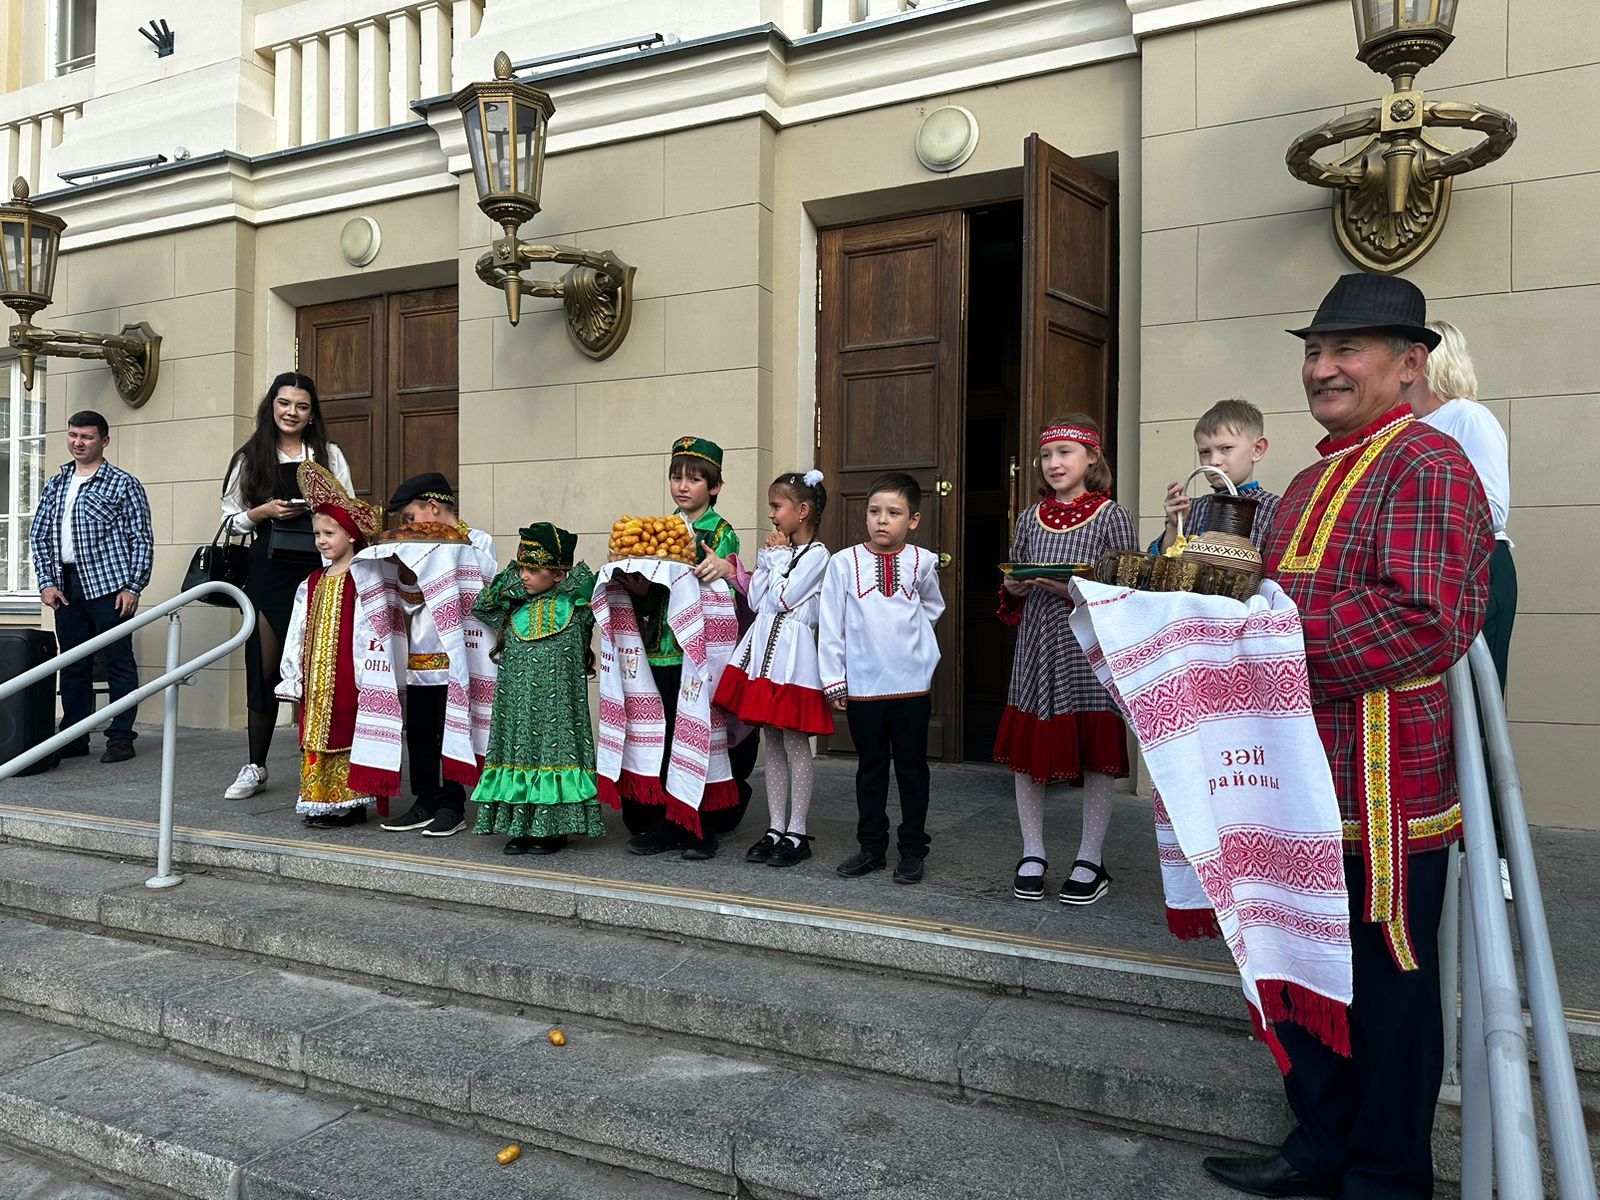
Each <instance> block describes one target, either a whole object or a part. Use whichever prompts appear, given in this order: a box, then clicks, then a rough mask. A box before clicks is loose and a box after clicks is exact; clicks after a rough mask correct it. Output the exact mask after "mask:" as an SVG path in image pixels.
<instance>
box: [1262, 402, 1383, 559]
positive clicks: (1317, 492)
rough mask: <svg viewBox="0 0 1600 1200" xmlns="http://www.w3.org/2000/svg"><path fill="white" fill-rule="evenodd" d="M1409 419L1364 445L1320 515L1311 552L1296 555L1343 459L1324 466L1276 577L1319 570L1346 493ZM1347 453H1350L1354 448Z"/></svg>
mask: <svg viewBox="0 0 1600 1200" xmlns="http://www.w3.org/2000/svg"><path fill="white" fill-rule="evenodd" d="M1412 419H1413V418H1410V417H1407V418H1406V419H1405V420H1403V421H1398V422H1396V423H1395V424H1394V425H1393V426H1391V427H1390V428H1389V429H1387V430H1385V431H1384V432H1382V433H1380V434H1379V435H1378V436H1377V437H1375V438H1373V439H1372V441H1371V442H1369V443H1367V448H1366V449H1365V450H1363V451H1362V452H1361V457H1360V458H1358V459H1357V460H1356V463H1355V466H1353V467H1351V468H1350V473H1349V474H1348V475H1346V476H1345V477H1344V481H1343V482H1342V483H1340V484H1339V488H1338V490H1337V491H1335V492H1334V493H1333V499H1332V500H1330V501H1329V502H1328V509H1327V511H1326V512H1324V513H1323V514H1322V520H1321V521H1319V522H1318V523H1317V532H1316V534H1315V535H1314V536H1313V537H1312V539H1311V549H1310V550H1309V551H1307V552H1306V553H1305V554H1300V553H1298V552H1297V551H1298V548H1299V546H1300V542H1301V540H1302V539H1303V538H1304V537H1305V532H1306V526H1307V525H1308V524H1309V523H1310V521H1311V514H1312V513H1313V512H1315V511H1316V507H1317V500H1318V498H1319V497H1320V496H1321V495H1322V493H1323V490H1324V489H1325V488H1326V487H1327V486H1328V482H1329V481H1330V480H1331V479H1332V478H1333V475H1334V472H1335V471H1337V470H1338V468H1339V462H1340V460H1341V459H1343V458H1344V455H1343V454H1341V455H1338V456H1337V457H1335V458H1334V459H1333V460H1332V461H1331V462H1329V463H1328V466H1327V468H1326V469H1325V470H1324V471H1323V472H1322V478H1321V479H1319V480H1317V486H1316V487H1315V488H1313V489H1312V490H1311V495H1310V497H1309V498H1308V499H1307V501H1306V506H1305V508H1303V509H1302V510H1301V511H1300V520H1299V521H1298V522H1297V523H1296V524H1295V527H1294V535H1293V536H1292V537H1290V539H1289V550H1288V553H1286V554H1285V555H1284V556H1283V561H1282V562H1280V563H1279V564H1278V573H1279V574H1281V575H1314V574H1315V573H1316V572H1317V570H1318V569H1319V568H1320V567H1321V566H1322V555H1323V553H1324V552H1325V551H1326V550H1327V549H1328V539H1329V538H1331V537H1332V536H1333V530H1334V527H1335V526H1337V525H1338V524H1339V513H1340V511H1341V510H1342V509H1343V508H1344V502H1345V501H1346V500H1348V499H1349V498H1350V493H1351V492H1352V491H1354V490H1355V487H1356V484H1358V483H1360V482H1361V480H1362V479H1363V478H1364V477H1365V476H1366V473H1367V472H1368V471H1369V470H1371V468H1372V464H1373V462H1374V461H1375V460H1376V459H1377V457H1378V455H1380V454H1382V453H1383V451H1384V448H1385V447H1387V446H1388V445H1389V443H1390V442H1392V441H1393V440H1394V439H1395V436H1396V435H1397V434H1399V432H1400V431H1401V430H1402V429H1404V428H1405V427H1406V426H1407V425H1409V424H1410V423H1411V421H1412ZM1347 453H1354V448H1353V447H1352V449H1351V450H1350V451H1347Z"/></svg>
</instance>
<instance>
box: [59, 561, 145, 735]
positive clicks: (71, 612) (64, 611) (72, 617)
mask: <svg viewBox="0 0 1600 1200" xmlns="http://www.w3.org/2000/svg"><path fill="white" fill-rule="evenodd" d="M61 594H62V595H63V596H65V597H66V598H67V602H66V604H65V605H63V606H62V607H61V608H58V609H56V642H57V644H58V645H59V646H60V647H61V651H62V653H66V652H67V651H68V650H72V649H75V648H77V647H78V646H81V645H83V644H84V643H85V642H87V641H88V640H89V639H90V638H92V637H94V636H95V635H96V634H101V633H105V632H107V631H108V630H111V629H115V628H116V627H117V626H118V625H121V624H122V623H123V622H124V621H126V620H128V618H127V617H121V616H118V615H117V603H116V600H117V597H116V593H115V592H112V593H110V594H109V595H105V596H96V597H95V598H94V599H93V600H91V599H89V598H88V597H87V596H85V595H84V594H83V583H82V581H81V580H80V579H79V577H78V570H77V568H76V567H74V566H71V565H63V566H62V568H61ZM100 659H101V661H102V662H104V663H105V664H106V683H107V684H108V685H109V686H110V691H111V699H112V700H113V701H116V700H121V699H122V698H123V697H124V696H126V695H127V694H128V693H129V692H131V691H133V690H134V689H136V688H137V687H138V686H139V668H138V667H137V666H136V665H135V663H134V659H133V638H132V637H131V636H130V637H125V638H120V639H118V640H117V641H115V642H112V643H111V645H109V646H107V647H106V648H105V649H104V650H102V651H100ZM92 712H94V655H92V654H91V655H89V657H87V658H80V659H79V660H78V661H77V662H75V663H72V664H71V665H69V666H65V667H62V668H61V728H62V729H65V728H67V727H68V726H69V725H76V724H77V723H78V722H79V721H81V720H83V719H84V718H85V717H87V716H88V715H89V714H90V713H92ZM136 715H137V707H135V708H130V709H128V710H127V711H126V712H124V713H120V714H119V715H117V716H115V717H113V718H112V719H111V726H110V728H108V729H107V730H106V741H107V743H110V742H130V743H131V742H132V741H133V739H134V738H136V737H138V736H139V735H138V734H137V733H136V732H134V728H133V718H134V717H135V716H136ZM80 742H81V744H82V745H85V746H87V745H88V744H89V735H88V734H84V735H83V737H82V738H81V739H80Z"/></svg>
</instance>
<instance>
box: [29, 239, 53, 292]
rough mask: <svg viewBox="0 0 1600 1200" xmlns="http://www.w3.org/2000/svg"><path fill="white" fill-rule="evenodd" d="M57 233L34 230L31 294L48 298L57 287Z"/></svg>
mask: <svg viewBox="0 0 1600 1200" xmlns="http://www.w3.org/2000/svg"><path fill="white" fill-rule="evenodd" d="M56 236H57V235H56V231H55V230H54V229H44V228H41V227H38V226H36V227H35V228H34V230H33V263H32V265H33V279H32V280H31V281H30V282H29V284H28V290H29V291H30V292H38V293H39V295H41V296H48V295H49V294H50V292H51V290H52V289H53V288H54V286H55V273H56V244H57V243H56Z"/></svg>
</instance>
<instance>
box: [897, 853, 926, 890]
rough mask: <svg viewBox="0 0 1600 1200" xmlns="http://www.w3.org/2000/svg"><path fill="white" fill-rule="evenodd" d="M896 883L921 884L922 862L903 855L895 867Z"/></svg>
mask: <svg viewBox="0 0 1600 1200" xmlns="http://www.w3.org/2000/svg"><path fill="white" fill-rule="evenodd" d="M894 881H895V882H896V883H921V882H922V860H921V859H920V858H912V857H910V856H909V855H905V854H902V855H901V856H900V861H899V862H897V863H895V865H894Z"/></svg>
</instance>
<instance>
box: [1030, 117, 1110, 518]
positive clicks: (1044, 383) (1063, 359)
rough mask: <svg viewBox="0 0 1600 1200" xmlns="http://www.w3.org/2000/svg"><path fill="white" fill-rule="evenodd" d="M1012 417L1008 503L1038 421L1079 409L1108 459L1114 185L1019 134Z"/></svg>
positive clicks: (1034, 477) (1033, 452)
mask: <svg viewBox="0 0 1600 1200" xmlns="http://www.w3.org/2000/svg"><path fill="white" fill-rule="evenodd" d="M1022 203H1023V250H1022V276H1023V278H1022V423H1021V430H1020V439H1021V440H1020V445H1019V447H1018V457H1017V461H1018V463H1019V464H1025V465H1024V466H1023V468H1022V469H1021V470H1019V472H1018V478H1017V485H1016V491H1017V495H1016V496H1015V497H1014V500H1015V503H1016V504H1017V505H1018V506H1019V507H1021V506H1026V505H1027V504H1029V503H1031V501H1032V496H1033V488H1034V485H1035V483H1036V480H1037V471H1036V470H1035V469H1034V467H1033V466H1032V464H1033V463H1034V462H1035V461H1036V458H1037V453H1038V447H1037V446H1036V445H1035V444H1034V441H1035V438H1036V437H1037V434H1038V430H1039V426H1040V425H1041V424H1042V423H1043V422H1044V421H1046V420H1048V419H1049V418H1050V417H1052V416H1054V415H1056V414H1058V413H1062V412H1085V413H1088V414H1089V415H1090V416H1092V417H1094V418H1095V419H1096V420H1097V421H1099V422H1100V427H1101V428H1102V429H1103V430H1104V431H1105V438H1106V455H1107V457H1108V458H1110V459H1113V460H1114V458H1115V450H1116V446H1115V440H1116V427H1115V418H1116V391H1117V357H1116V306H1117V237H1116V232H1117V230H1116V219H1117V186H1116V184H1115V183H1113V182H1112V181H1111V180H1109V179H1106V178H1105V177H1103V176H1101V175H1097V174H1095V173H1094V172H1093V171H1091V170H1089V169H1088V168H1087V167H1084V166H1083V165H1081V164H1080V163H1078V162H1075V161H1074V160H1073V159H1072V158H1071V157H1069V156H1068V155H1065V154H1063V153H1062V152H1061V151H1059V150H1057V149H1056V148H1055V147H1053V146H1051V145H1049V144H1047V143H1046V142H1044V141H1043V140H1042V139H1041V138H1040V137H1039V135H1038V134H1036V133H1035V134H1032V135H1030V136H1029V138H1028V140H1027V142H1026V143H1025V144H1024V146H1023V154H1022Z"/></svg>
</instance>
